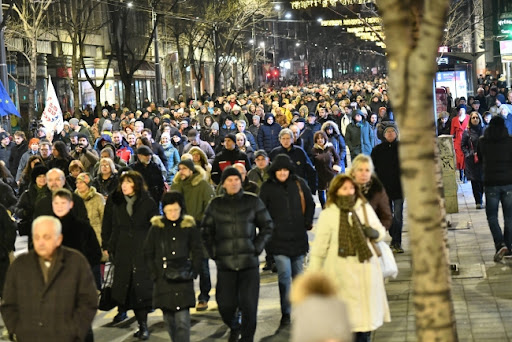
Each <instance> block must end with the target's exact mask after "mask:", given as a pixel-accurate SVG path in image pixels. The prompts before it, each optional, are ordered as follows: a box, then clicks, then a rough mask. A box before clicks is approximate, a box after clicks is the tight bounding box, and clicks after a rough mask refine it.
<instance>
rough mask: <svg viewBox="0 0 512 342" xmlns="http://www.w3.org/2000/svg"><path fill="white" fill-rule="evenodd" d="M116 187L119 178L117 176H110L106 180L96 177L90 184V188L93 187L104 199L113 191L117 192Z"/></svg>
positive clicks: (99, 176)
mask: <svg viewBox="0 0 512 342" xmlns="http://www.w3.org/2000/svg"><path fill="white" fill-rule="evenodd" d="M118 185H119V177H118V176H117V174H112V175H111V176H110V178H108V179H103V178H102V177H101V175H98V176H97V177H96V178H94V181H93V182H92V186H94V187H95V188H96V191H97V192H98V193H99V194H102V195H103V196H104V197H108V196H110V195H112V194H113V193H114V191H116V190H117V186H118Z"/></svg>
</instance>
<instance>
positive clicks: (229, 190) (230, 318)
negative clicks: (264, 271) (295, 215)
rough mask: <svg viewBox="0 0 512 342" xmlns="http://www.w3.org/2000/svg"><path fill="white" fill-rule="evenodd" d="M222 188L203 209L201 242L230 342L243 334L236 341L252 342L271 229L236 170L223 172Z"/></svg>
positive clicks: (260, 205)
mask: <svg viewBox="0 0 512 342" xmlns="http://www.w3.org/2000/svg"><path fill="white" fill-rule="evenodd" d="M220 184H222V186H223V187H224V189H225V190H226V192H225V194H223V195H222V196H217V197H215V198H213V199H212V200H211V202H210V204H209V205H208V207H207V208H206V212H205V214H204V218H203V221H202V222H201V227H202V232H203V233H202V236H203V241H204V244H205V246H206V249H207V251H208V253H209V254H210V257H211V258H212V259H213V260H215V263H216V264H217V287H216V288H217V294H216V298H217V304H218V306H219V313H220V315H221V317H222V320H223V321H224V324H226V325H227V326H228V327H229V328H230V329H231V330H230V335H229V341H230V342H234V341H238V340H239V336H240V334H241V339H240V341H242V342H252V341H254V333H255V332H256V322H257V312H258V298H259V288H260V270H259V260H258V256H259V255H260V254H261V252H262V251H263V248H264V247H265V244H266V243H267V241H268V240H269V239H270V236H271V234H272V230H273V228H274V224H273V222H272V218H271V217H270V214H269V212H268V210H267V209H266V208H265V205H264V204H263V202H262V201H261V200H260V199H259V198H258V197H257V196H256V195H254V194H250V193H246V192H244V191H243V189H242V176H241V175H240V172H238V170H237V169H235V168H234V167H232V166H229V167H227V168H226V169H225V170H224V171H223V172H222V177H221V180H220ZM256 227H257V228H258V231H256ZM238 312H240V313H241V316H242V322H241V324H240V321H239V318H238V317H239V316H238Z"/></svg>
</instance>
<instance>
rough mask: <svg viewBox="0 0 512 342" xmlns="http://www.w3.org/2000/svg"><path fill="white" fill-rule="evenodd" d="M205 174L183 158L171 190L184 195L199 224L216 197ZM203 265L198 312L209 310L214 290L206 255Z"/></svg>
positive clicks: (186, 204)
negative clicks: (209, 204)
mask: <svg viewBox="0 0 512 342" xmlns="http://www.w3.org/2000/svg"><path fill="white" fill-rule="evenodd" d="M204 173H205V172H204V170H201V167H199V166H196V165H194V162H193V160H192V159H185V158H182V159H181V161H180V162H179V164H178V172H177V173H176V176H175V177H174V180H173V182H172V184H171V190H173V191H177V192H179V193H181V194H183V196H184V197H185V206H186V208H187V213H188V214H189V215H191V216H192V217H193V218H194V219H195V221H196V222H198V223H200V222H201V221H202V219H203V215H204V211H205V209H206V207H207V206H208V203H209V202H210V200H211V199H212V198H213V196H214V192H213V188H212V186H211V185H210V184H209V183H208V181H207V180H206V179H205V177H204ZM201 265H202V266H201V270H200V272H199V290H200V293H199V296H198V298H197V301H198V303H197V306H196V310H197V311H205V310H207V309H208V301H209V300H210V290H211V288H212V284H211V279H210V268H209V265H208V257H207V256H206V255H205V256H203V258H202V263H201Z"/></svg>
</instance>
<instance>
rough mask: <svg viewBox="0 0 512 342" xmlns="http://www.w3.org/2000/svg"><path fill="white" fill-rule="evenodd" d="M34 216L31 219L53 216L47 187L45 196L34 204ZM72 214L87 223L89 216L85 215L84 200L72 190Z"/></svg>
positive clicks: (50, 197) (50, 196)
mask: <svg viewBox="0 0 512 342" xmlns="http://www.w3.org/2000/svg"><path fill="white" fill-rule="evenodd" d="M34 208H35V209H34V216H33V219H36V218H38V217H39V216H42V215H49V216H53V208H52V193H51V191H50V190H49V189H48V191H47V192H46V196H43V197H41V198H39V199H38V200H37V201H36V202H35V204H34ZM71 212H72V213H73V215H74V216H75V217H76V218H77V219H79V220H84V221H87V223H89V216H88V215H87V208H86V207H85V203H84V200H83V199H82V197H80V196H78V195H77V194H76V193H74V192H73V209H71Z"/></svg>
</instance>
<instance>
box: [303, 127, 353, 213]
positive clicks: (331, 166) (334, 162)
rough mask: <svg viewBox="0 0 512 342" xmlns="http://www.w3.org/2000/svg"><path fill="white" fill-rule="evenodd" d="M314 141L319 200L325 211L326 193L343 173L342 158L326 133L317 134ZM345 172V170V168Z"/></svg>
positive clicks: (313, 152)
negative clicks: (335, 179) (334, 179)
mask: <svg viewBox="0 0 512 342" xmlns="http://www.w3.org/2000/svg"><path fill="white" fill-rule="evenodd" d="M329 122H330V121H328V122H326V123H325V124H327V123H329ZM325 124H324V125H325ZM331 130H332V128H331ZM313 139H314V141H315V145H314V147H313V150H312V152H311V153H312V154H313V164H314V165H315V170H316V172H317V174H318V199H319V200H320V205H321V206H322V209H323V208H325V202H326V192H327V189H328V188H329V183H330V181H331V180H332V179H333V178H334V176H336V174H337V173H338V172H340V171H341V167H340V158H339V156H338V153H336V151H335V149H334V147H333V146H332V144H331V143H330V142H329V141H328V138H327V134H326V133H325V132H324V131H318V132H316V133H315V136H314V138H313ZM343 170H345V169H344V168H343Z"/></svg>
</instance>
